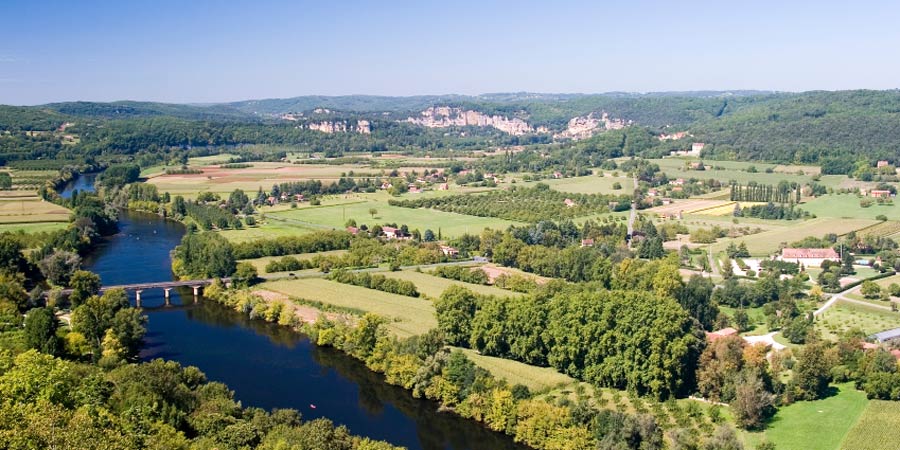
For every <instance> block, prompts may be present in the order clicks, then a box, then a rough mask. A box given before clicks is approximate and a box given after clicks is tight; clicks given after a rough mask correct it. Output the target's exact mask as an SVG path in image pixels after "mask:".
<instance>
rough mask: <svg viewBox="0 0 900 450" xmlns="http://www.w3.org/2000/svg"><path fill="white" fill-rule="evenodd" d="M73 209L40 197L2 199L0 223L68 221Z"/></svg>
mask: <svg viewBox="0 0 900 450" xmlns="http://www.w3.org/2000/svg"><path fill="white" fill-rule="evenodd" d="M70 214H71V211H69V210H68V209H66V208H63V207H62V206H59V205H57V204H55V203H50V202H48V201H44V200H43V199H42V198H40V197H37V196H35V197H19V198H5V199H3V200H0V223H2V224H8V223H41V222H68V221H69V215H70Z"/></svg>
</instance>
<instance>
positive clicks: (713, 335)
mask: <svg viewBox="0 0 900 450" xmlns="http://www.w3.org/2000/svg"><path fill="white" fill-rule="evenodd" d="M737 332H738V331H737V330H735V329H734V328H731V327H728V328H722V329H721V330H717V331H713V332H709V331H707V332H706V340H708V341H709V342H714V341H715V340H716V339H722V338H723V337H728V336H734V335H735V334H737Z"/></svg>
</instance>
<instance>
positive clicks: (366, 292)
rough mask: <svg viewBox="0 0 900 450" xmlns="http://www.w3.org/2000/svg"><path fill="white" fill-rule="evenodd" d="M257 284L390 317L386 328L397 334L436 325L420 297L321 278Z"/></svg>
mask: <svg viewBox="0 0 900 450" xmlns="http://www.w3.org/2000/svg"><path fill="white" fill-rule="evenodd" d="M259 288H260V289H268V290H271V291H275V292H280V293H282V294H285V295H288V296H291V297H300V298H304V299H307V300H314V301H318V302H322V303H326V304H329V305H334V306H339V307H344V308H355V309H360V310H363V311H367V312H372V313H375V314H378V315H380V316H382V317H385V318H387V319H388V320H389V321H390V322H389V323H388V329H390V330H391V331H392V332H394V333H395V334H396V335H397V336H400V337H408V336H412V335H417V334H422V333H425V332H427V331H428V330H430V329H432V328H434V327H436V326H437V319H436V318H435V315H434V306H433V305H432V304H431V302H430V301H429V300H426V299H422V298H413V297H407V296H405V295H395V294H389V293H387V292H382V291H377V290H374V289H367V288H363V287H359V286H352V285H349V284H342V283H337V282H334V281H329V280H325V279H321V278H308V279H299V280H278V281H271V282H268V283H263V284H261V285H259Z"/></svg>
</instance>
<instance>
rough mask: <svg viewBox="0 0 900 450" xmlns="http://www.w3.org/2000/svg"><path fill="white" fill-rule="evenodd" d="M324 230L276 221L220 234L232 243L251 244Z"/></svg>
mask: <svg viewBox="0 0 900 450" xmlns="http://www.w3.org/2000/svg"><path fill="white" fill-rule="evenodd" d="M321 229H322V228H319V227H312V226H308V225H303V224H298V223H287V222H278V221H274V220H270V221H267V222H266V223H263V224H260V225H257V226H254V227H244V228H243V229H240V230H225V231H220V232H219V233H221V234H222V236H223V237H224V238H225V239H228V240H229V241H231V242H249V241H256V240H259V239H272V238H277V237H281V236H294V235H298V234H305V233H312V232H314V231H320V230H321Z"/></svg>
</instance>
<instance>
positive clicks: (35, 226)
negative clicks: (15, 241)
mask: <svg viewBox="0 0 900 450" xmlns="http://www.w3.org/2000/svg"><path fill="white" fill-rule="evenodd" d="M67 226H69V224H68V223H66V222H41V223H0V233H5V232H7V231H9V232H13V233H15V232H18V231H23V232H25V233H40V232H44V231H56V230H62V229H64V228H66V227H67Z"/></svg>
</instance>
